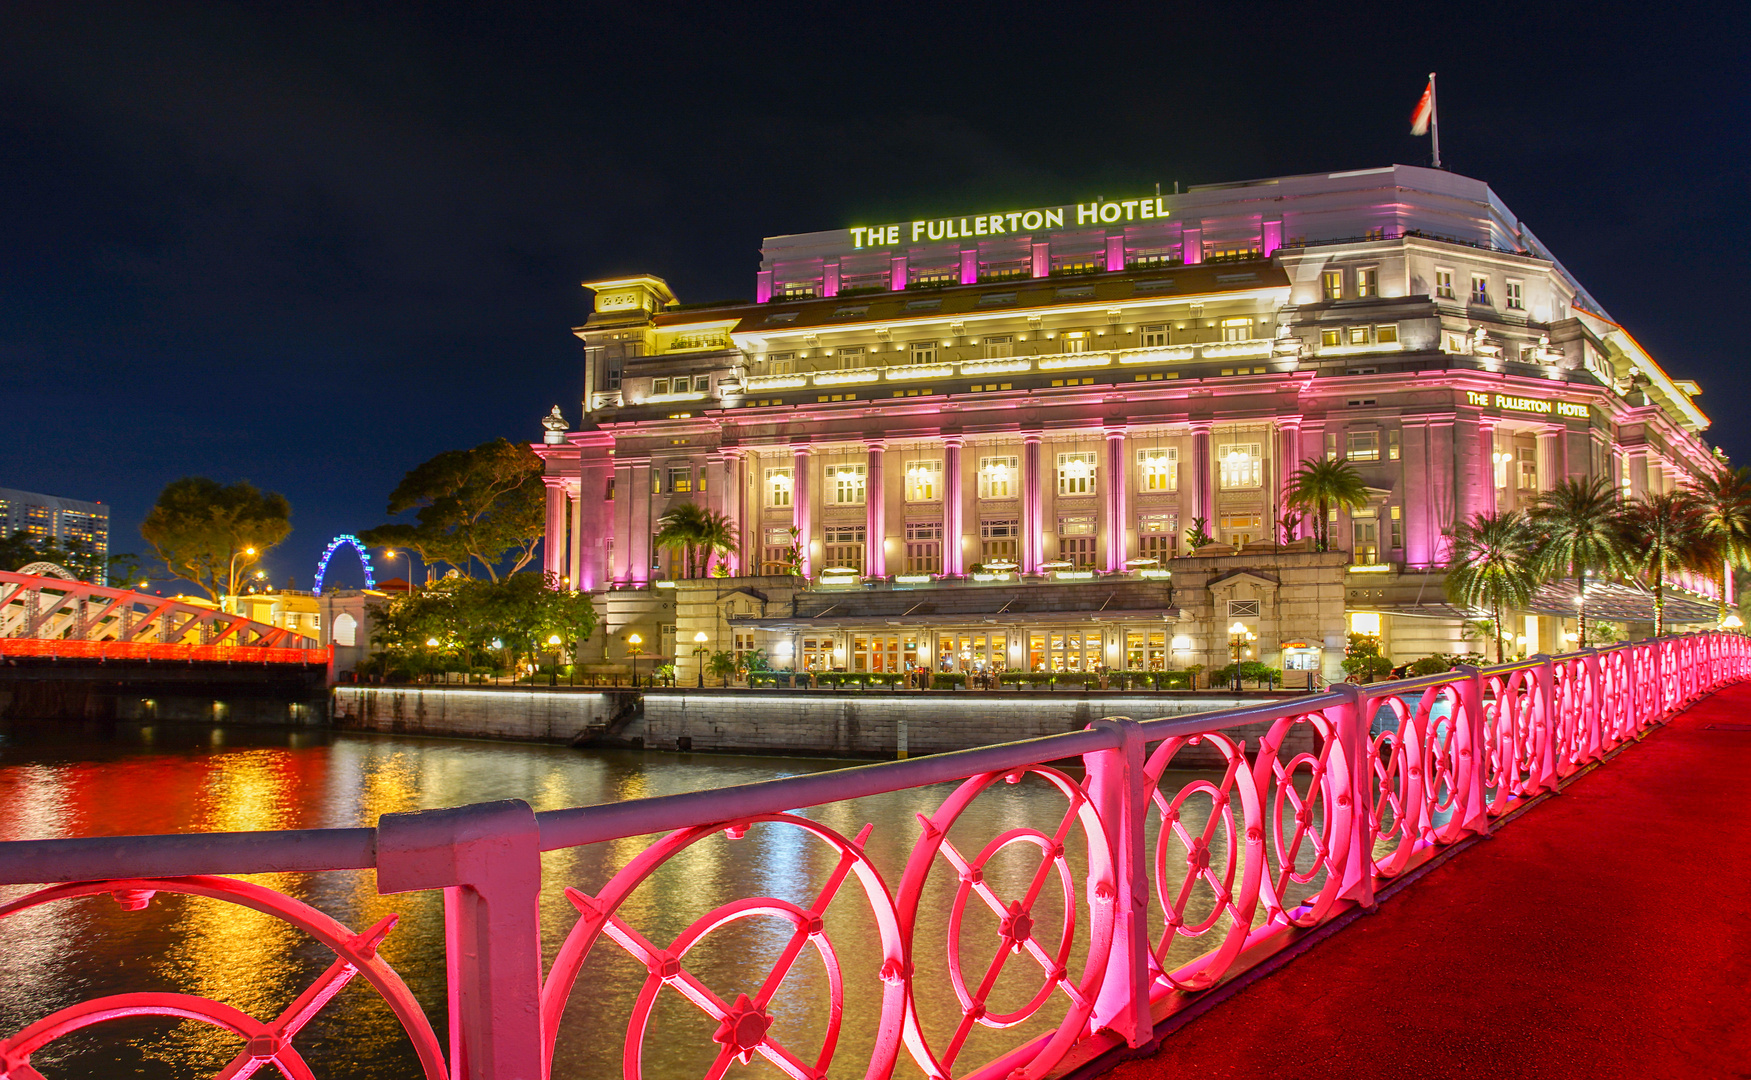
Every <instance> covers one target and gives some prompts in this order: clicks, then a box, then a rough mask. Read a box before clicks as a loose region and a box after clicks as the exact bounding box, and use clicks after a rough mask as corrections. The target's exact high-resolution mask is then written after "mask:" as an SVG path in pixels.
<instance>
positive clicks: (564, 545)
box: [541, 476, 571, 582]
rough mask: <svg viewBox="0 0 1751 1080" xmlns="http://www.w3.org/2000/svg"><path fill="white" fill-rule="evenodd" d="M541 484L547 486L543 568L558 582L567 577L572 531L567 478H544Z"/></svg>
mask: <svg viewBox="0 0 1751 1080" xmlns="http://www.w3.org/2000/svg"><path fill="white" fill-rule="evenodd" d="M541 482H542V483H543V484H545V485H547V531H546V533H544V534H543V537H542V541H541V568H542V569H543V570H545V571H546V572H547V573H549V574H552V575H553V577H554V580H555V581H556V582H557V581H558V580H559V579H560V578H561V577H564V576H565V572H566V566H565V556H566V551H567V549H568V547H569V544H568V542H567V537H568V536H569V535H570V531H571V530H570V529H569V528H568V526H569V524H570V522H569V521H568V520H567V517H568V515H567V514H566V498H565V478H564V477H561V476H543V477H542V478H541Z"/></svg>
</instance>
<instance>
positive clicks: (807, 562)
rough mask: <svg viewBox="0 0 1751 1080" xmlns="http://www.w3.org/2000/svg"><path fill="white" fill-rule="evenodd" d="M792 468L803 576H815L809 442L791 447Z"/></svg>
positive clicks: (793, 511)
mask: <svg viewBox="0 0 1751 1080" xmlns="http://www.w3.org/2000/svg"><path fill="white" fill-rule="evenodd" d="M790 450H791V470H790V523H791V526H792V527H794V528H795V529H796V531H797V542H798V543H799V544H801V545H802V571H803V577H805V578H807V577H813V576H814V567H815V560H814V557H813V554H812V551H811V548H812V547H813V544H814V512H813V511H814V505H813V503H812V497H813V491H812V490H811V488H810V485H809V447H808V444H807V443H795V444H792V446H791V448H790Z"/></svg>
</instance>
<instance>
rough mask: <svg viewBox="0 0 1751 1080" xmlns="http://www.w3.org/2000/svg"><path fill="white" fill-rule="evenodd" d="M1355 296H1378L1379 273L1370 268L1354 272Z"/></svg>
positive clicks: (1366, 267)
mask: <svg viewBox="0 0 1751 1080" xmlns="http://www.w3.org/2000/svg"><path fill="white" fill-rule="evenodd" d="M1356 295H1357V296H1379V295H1380V271H1379V270H1377V269H1375V268H1374V267H1372V266H1364V267H1362V268H1361V269H1360V270H1357V271H1356Z"/></svg>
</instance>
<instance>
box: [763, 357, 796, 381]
mask: <svg viewBox="0 0 1751 1080" xmlns="http://www.w3.org/2000/svg"><path fill="white" fill-rule="evenodd" d="M795 368H796V353H788V352H775V353H772V354H770V355H769V356H767V357H766V374H768V375H789V374H791V373H792V371H793V370H794V369H795Z"/></svg>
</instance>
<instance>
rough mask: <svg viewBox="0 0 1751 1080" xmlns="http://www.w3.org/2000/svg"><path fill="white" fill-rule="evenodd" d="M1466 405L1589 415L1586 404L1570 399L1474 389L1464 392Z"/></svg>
mask: <svg viewBox="0 0 1751 1080" xmlns="http://www.w3.org/2000/svg"><path fill="white" fill-rule="evenodd" d="M1465 403H1466V404H1467V405H1482V406H1483V407H1485V408H1492V407H1493V408H1497V409H1508V410H1510V411H1512V412H1529V413H1543V414H1544V415H1546V416H1549V415H1550V414H1551V413H1555V414H1556V415H1558V416H1578V417H1581V418H1582V419H1585V418H1586V417H1588V416H1591V415H1592V413H1591V412H1589V411H1588V409H1587V406H1585V405H1577V404H1576V403H1574V402H1572V401H1555V400H1552V399H1549V398H1527V397H1513V396H1511V395H1509V394H1483V393H1479V392H1478V391H1476V390H1467V391H1466V392H1465Z"/></svg>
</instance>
